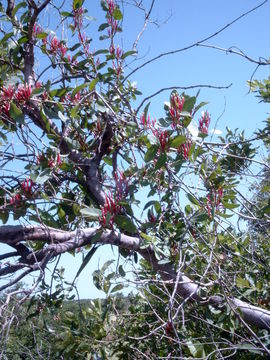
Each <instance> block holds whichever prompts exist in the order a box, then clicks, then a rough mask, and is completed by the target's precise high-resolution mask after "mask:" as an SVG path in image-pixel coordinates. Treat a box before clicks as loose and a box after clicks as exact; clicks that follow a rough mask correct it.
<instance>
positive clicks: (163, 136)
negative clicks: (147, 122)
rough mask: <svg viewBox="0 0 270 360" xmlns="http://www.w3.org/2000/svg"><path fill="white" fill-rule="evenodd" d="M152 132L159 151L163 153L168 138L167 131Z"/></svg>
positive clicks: (153, 130) (154, 130)
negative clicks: (156, 140) (157, 142)
mask: <svg viewBox="0 0 270 360" xmlns="http://www.w3.org/2000/svg"><path fill="white" fill-rule="evenodd" d="M152 132H153V135H154V136H155V137H156V138H157V139H158V141H159V144H160V148H161V150H162V151H165V149H166V147H167V144H168V142H169V138H170V134H169V133H168V131H167V130H164V131H163V130H157V129H152Z"/></svg>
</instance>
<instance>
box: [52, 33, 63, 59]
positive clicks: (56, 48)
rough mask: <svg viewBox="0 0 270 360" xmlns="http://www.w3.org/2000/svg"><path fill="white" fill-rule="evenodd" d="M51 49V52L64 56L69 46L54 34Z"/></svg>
mask: <svg viewBox="0 0 270 360" xmlns="http://www.w3.org/2000/svg"><path fill="white" fill-rule="evenodd" d="M49 45H50V49H49V52H50V53H51V54H52V55H54V56H56V55H59V56H60V57H61V58H63V57H64V56H65V54H66V52H67V47H66V46H65V45H64V44H63V43H62V42H61V41H60V40H58V39H57V37H56V36H54V37H53V38H52V39H51V40H50V44H49Z"/></svg>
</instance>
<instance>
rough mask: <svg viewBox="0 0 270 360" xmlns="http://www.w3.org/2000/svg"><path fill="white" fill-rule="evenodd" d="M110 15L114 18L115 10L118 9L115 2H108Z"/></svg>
mask: <svg viewBox="0 0 270 360" xmlns="http://www.w3.org/2000/svg"><path fill="white" fill-rule="evenodd" d="M107 5H108V13H109V14H110V16H113V13H114V10H115V9H116V5H115V2H114V1H113V0H107Z"/></svg>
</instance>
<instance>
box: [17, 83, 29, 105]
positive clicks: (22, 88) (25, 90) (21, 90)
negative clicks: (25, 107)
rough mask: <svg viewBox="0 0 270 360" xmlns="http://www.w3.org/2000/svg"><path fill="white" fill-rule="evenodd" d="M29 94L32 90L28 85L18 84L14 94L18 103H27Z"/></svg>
mask: <svg viewBox="0 0 270 360" xmlns="http://www.w3.org/2000/svg"><path fill="white" fill-rule="evenodd" d="M31 93H32V89H31V86H30V85H28V84H25V85H23V84H20V85H19V86H18V90H17V92H16V94H15V97H16V99H17V100H18V101H19V102H27V101H28V100H29V99H30V97H31Z"/></svg>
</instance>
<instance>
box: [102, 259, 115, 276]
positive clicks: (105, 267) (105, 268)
mask: <svg viewBox="0 0 270 360" xmlns="http://www.w3.org/2000/svg"><path fill="white" fill-rule="evenodd" d="M113 263H114V260H108V261H106V262H105V264H103V266H102V268H101V269H100V273H101V274H104V273H105V271H106V270H107V269H108V267H109V266H111V265H112V264H113Z"/></svg>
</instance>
